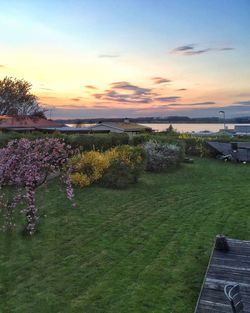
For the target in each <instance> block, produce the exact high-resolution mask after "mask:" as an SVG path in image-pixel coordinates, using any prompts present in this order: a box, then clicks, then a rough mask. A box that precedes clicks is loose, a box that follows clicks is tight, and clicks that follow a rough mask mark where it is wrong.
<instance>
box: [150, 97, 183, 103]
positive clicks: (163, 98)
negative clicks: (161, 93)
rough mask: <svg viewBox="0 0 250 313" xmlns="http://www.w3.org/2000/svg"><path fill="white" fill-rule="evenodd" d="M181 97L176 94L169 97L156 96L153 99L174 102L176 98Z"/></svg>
mask: <svg viewBox="0 0 250 313" xmlns="http://www.w3.org/2000/svg"><path fill="white" fill-rule="evenodd" d="M179 99H181V97H178V96H170V97H156V98H155V100H157V101H160V102H172V101H173V102H175V101H177V100H179Z"/></svg>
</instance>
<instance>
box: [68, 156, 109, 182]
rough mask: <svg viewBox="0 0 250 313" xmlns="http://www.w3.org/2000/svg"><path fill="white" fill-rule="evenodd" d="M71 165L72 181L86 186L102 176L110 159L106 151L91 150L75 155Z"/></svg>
mask: <svg viewBox="0 0 250 313" xmlns="http://www.w3.org/2000/svg"><path fill="white" fill-rule="evenodd" d="M71 165H72V171H73V173H72V174H71V176H70V177H71V182H72V183H73V184H74V185H78V186H80V187H86V186H89V185H91V184H92V183H93V182H95V181H97V180H99V179H100V178H101V177H102V175H103V172H104V170H105V169H106V168H107V167H108V166H109V160H108V158H107V157H106V155H105V154H104V153H101V152H98V151H89V152H85V153H82V154H77V155H75V156H74V157H73V158H72V159H71Z"/></svg>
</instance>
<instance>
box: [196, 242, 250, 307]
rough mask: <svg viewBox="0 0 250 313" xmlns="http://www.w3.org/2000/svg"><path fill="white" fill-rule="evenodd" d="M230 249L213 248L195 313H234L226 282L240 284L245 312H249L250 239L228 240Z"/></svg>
mask: <svg viewBox="0 0 250 313" xmlns="http://www.w3.org/2000/svg"><path fill="white" fill-rule="evenodd" d="M227 243H228V246H229V250H228V251H220V250H216V249H215V247H214V249H213V251H212V255H211V258H210V262H209V264H208V268H207V273H206V275H205V279H204V282H203V286H202V289H201V293H200V296H199V299H198V302H197V306H196V309H195V313H205V312H213V313H217V312H218V313H222V312H225V313H227V312H228V313H231V312H232V309H231V306H230V303H229V302H228V300H227V299H226V297H225V295H224V287H225V285H227V284H239V285H240V290H241V295H242V301H243V305H244V312H250V301H249V299H250V298H249V295H250V262H249V259H250V241H245V240H237V239H228V238H227Z"/></svg>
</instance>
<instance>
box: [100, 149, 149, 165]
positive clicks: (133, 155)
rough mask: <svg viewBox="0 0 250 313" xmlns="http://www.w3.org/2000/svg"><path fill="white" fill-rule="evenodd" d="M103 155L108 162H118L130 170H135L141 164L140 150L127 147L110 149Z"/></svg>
mask: <svg viewBox="0 0 250 313" xmlns="http://www.w3.org/2000/svg"><path fill="white" fill-rule="evenodd" d="M105 154H106V156H107V157H108V159H109V161H118V160H119V161H121V162H123V163H125V164H126V165H127V166H128V167H129V168H131V169H135V168H136V167H138V166H140V165H142V163H143V155H142V150H141V149H140V148H135V147H131V146H128V145H124V146H119V147H115V148H112V149H110V150H108V151H106V152H105Z"/></svg>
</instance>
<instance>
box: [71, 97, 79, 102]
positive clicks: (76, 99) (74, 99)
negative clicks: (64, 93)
mask: <svg viewBox="0 0 250 313" xmlns="http://www.w3.org/2000/svg"><path fill="white" fill-rule="evenodd" d="M70 100H72V101H75V102H78V101H80V100H81V98H80V97H78V98H71V99H70Z"/></svg>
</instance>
